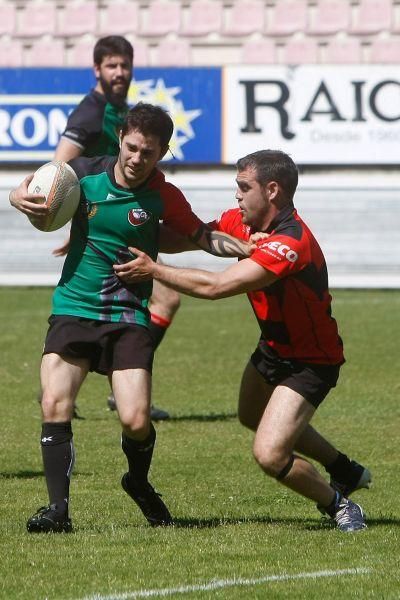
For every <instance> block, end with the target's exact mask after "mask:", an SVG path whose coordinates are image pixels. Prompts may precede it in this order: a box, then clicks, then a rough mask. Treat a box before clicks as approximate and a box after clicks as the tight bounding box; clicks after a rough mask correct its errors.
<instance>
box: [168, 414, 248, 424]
mask: <svg viewBox="0 0 400 600" xmlns="http://www.w3.org/2000/svg"><path fill="white" fill-rule="evenodd" d="M236 418H237V413H215V414H214V413H212V414H210V415H178V416H170V418H169V419H168V421H170V422H178V421H200V422H207V421H209V422H212V421H228V420H230V419H236Z"/></svg>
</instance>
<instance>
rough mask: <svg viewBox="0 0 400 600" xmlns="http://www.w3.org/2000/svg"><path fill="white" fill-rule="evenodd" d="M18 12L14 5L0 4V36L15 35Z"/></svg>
mask: <svg viewBox="0 0 400 600" xmlns="http://www.w3.org/2000/svg"><path fill="white" fill-rule="evenodd" d="M15 13H16V10H15V6H14V4H10V3H9V2H8V3H7V4H5V3H3V4H0V35H2V34H3V33H6V34H8V35H13V33H14V31H15V25H16V14H15Z"/></svg>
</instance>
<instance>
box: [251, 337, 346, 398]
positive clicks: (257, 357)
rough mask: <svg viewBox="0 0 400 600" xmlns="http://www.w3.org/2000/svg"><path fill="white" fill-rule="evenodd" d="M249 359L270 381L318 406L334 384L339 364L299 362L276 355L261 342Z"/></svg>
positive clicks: (268, 381) (266, 379)
mask: <svg viewBox="0 0 400 600" xmlns="http://www.w3.org/2000/svg"><path fill="white" fill-rule="evenodd" d="M250 361H251V363H252V365H253V366H254V367H255V368H256V369H257V371H258V372H259V373H260V375H262V376H263V377H264V379H265V381H266V382H267V383H269V384H270V385H274V386H276V385H285V386H286V387H288V388H290V389H291V390H293V391H295V392H297V393H298V394H300V395H301V396H303V398H305V399H306V400H307V401H308V402H310V404H312V405H313V406H314V407H315V408H317V407H318V406H319V405H320V404H321V402H322V401H323V400H324V398H325V397H326V395H327V394H328V392H329V390H330V389H331V388H333V387H335V386H336V383H337V380H338V377H339V371H340V367H341V365H340V364H338V365H319V364H311V363H302V362H299V361H297V360H292V359H284V358H281V357H279V356H278V355H277V354H276V353H275V352H274V351H273V350H272V349H271V348H268V347H265V345H264V344H263V345H262V346H261V347H260V345H259V346H258V347H257V348H256V350H255V351H254V352H253V354H252V355H251V358H250Z"/></svg>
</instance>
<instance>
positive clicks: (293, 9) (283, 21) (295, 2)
mask: <svg viewBox="0 0 400 600" xmlns="http://www.w3.org/2000/svg"><path fill="white" fill-rule="evenodd" d="M306 28H307V1H306V0H279V2H275V5H274V6H273V7H271V8H270V11H269V13H268V18H267V25H266V30H265V31H266V33H267V34H269V35H274V36H275V35H289V34H291V33H295V32H296V31H305V30H306Z"/></svg>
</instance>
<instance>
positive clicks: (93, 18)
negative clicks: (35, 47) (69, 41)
mask: <svg viewBox="0 0 400 600" xmlns="http://www.w3.org/2000/svg"><path fill="white" fill-rule="evenodd" d="M58 17H59V18H58V27H57V35H61V36H76V35H84V34H85V33H92V34H95V33H96V31H97V3H96V2H95V0H85V2H82V3H81V2H71V1H69V2H68V3H66V4H65V6H64V9H63V10H60V12H59V15H58Z"/></svg>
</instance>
